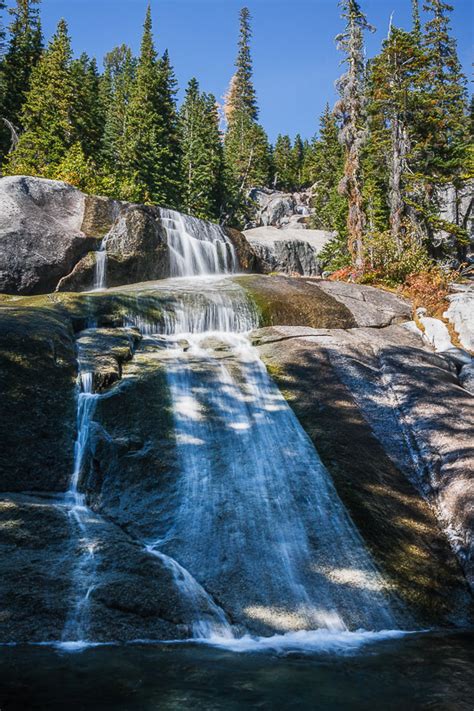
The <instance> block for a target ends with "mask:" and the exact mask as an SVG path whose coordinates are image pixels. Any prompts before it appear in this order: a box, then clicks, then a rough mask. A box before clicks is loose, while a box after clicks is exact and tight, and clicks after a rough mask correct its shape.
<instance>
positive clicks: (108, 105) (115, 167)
mask: <svg viewBox="0 0 474 711" xmlns="http://www.w3.org/2000/svg"><path fill="white" fill-rule="evenodd" d="M136 65H137V62H136V60H135V58H134V57H133V55H132V52H131V50H130V48H129V47H127V45H125V44H123V45H121V46H119V47H115V49H113V50H112V51H111V52H109V53H108V54H106V56H105V58H104V75H103V77H102V82H101V87H100V94H101V101H102V105H103V106H104V111H105V125H104V133H103V136H102V147H101V162H102V163H103V165H104V167H105V169H106V171H107V172H109V173H110V174H113V175H114V176H115V177H116V179H117V180H118V182H120V181H121V177H123V176H124V174H125V172H126V163H125V156H126V143H125V129H126V120H127V112H128V106H129V104H130V100H131V95H132V88H133V83H134V81H135V73H136ZM117 180H116V182H117ZM117 194H118V195H119V194H120V189H119V187H117ZM124 197H125V196H124Z"/></svg>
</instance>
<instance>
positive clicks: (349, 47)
mask: <svg viewBox="0 0 474 711" xmlns="http://www.w3.org/2000/svg"><path fill="white" fill-rule="evenodd" d="M339 4H340V7H341V9H342V17H343V19H344V20H345V22H346V27H345V29H344V32H343V33H342V34H340V35H338V37H337V38H336V41H337V43H338V48H339V49H340V50H341V51H342V52H344V54H345V60H344V61H345V62H346V64H347V71H346V72H345V74H343V75H342V76H341V77H340V78H339V80H338V82H337V87H338V90H339V94H340V97H341V98H340V99H339V101H338V102H337V104H336V112H337V115H338V116H339V118H340V121H341V131H340V140H341V142H342V144H343V146H344V149H345V168H344V179H343V181H342V182H341V190H342V191H343V193H344V194H345V195H346V196H347V200H348V203H349V212H348V223H347V232H348V240H349V251H350V253H351V255H352V259H353V264H354V266H355V267H356V269H358V270H362V269H363V266H364V245H363V237H364V228H365V215H364V209H363V198H362V183H361V174H360V168H361V148H362V145H363V143H364V138H365V107H364V104H365V86H364V76H365V60H364V40H363V33H364V31H365V30H371V29H372V27H371V26H370V25H369V23H368V22H367V19H366V17H365V15H364V13H363V12H362V10H361V8H360V6H359V3H358V2H357V0H340V3H339Z"/></svg>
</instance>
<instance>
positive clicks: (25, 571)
mask: <svg viewBox="0 0 474 711" xmlns="http://www.w3.org/2000/svg"><path fill="white" fill-rule="evenodd" d="M70 534H71V532H70V526H69V522H68V517H67V514H66V512H65V511H64V510H63V509H61V508H60V507H58V506H55V505H54V503H52V502H50V501H48V500H47V499H44V500H41V499H34V498H33V497H28V496H22V495H16V496H15V495H1V497H0V578H1V580H2V584H1V586H0V600H1V603H0V607H1V612H0V641H1V642H17V643H18V642H19V643H21V642H23V643H28V642H33V641H34V642H44V641H52V640H58V639H60V638H61V632H62V628H63V626H64V624H65V621H66V614H67V609H68V600H69V594H70V580H71V576H72V565H73V562H72V556H73V553H74V544H73V541H72V540H71V535H70Z"/></svg>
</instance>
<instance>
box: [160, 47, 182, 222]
mask: <svg viewBox="0 0 474 711" xmlns="http://www.w3.org/2000/svg"><path fill="white" fill-rule="evenodd" d="M158 68H159V74H158V77H159V89H160V99H161V101H160V105H159V113H160V115H161V120H162V123H163V133H162V135H161V140H160V148H161V159H160V168H161V181H160V184H159V185H158V186H157V189H158V192H159V193H160V192H161V195H162V198H161V199H162V201H163V202H164V203H165V204H166V205H169V206H170V207H176V208H178V207H179V206H180V204H181V185H182V175H181V152H180V151H181V148H180V138H179V122H178V113H177V110H176V93H177V88H176V87H177V81H176V77H175V74H174V70H173V67H172V66H171V63H170V59H169V55H168V50H166V51H165V52H164V54H163V56H162V58H161V60H160V62H159V65H158Z"/></svg>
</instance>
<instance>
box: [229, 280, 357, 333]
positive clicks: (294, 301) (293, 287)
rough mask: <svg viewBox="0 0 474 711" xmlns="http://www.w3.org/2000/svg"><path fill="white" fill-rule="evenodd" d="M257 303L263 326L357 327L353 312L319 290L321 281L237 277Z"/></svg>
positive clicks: (238, 282)
mask: <svg viewBox="0 0 474 711" xmlns="http://www.w3.org/2000/svg"><path fill="white" fill-rule="evenodd" d="M233 281H235V282H236V283H237V284H239V285H240V286H242V287H243V288H244V289H245V291H246V292H247V294H248V295H249V296H250V297H251V298H252V300H253V301H254V302H255V304H256V306H257V309H258V310H259V312H260V314H261V324H262V326H277V325H278V326H310V327H312V328H353V327H354V326H356V322H355V319H354V317H353V316H352V314H351V312H350V310H349V309H348V308H347V307H346V306H344V304H341V303H340V302H339V301H337V300H336V299H334V298H333V297H332V296H330V295H328V294H326V293H325V292H324V291H322V290H321V289H319V288H318V285H317V282H316V281H315V280H314V281H311V280H309V279H298V278H291V277H284V276H261V275H253V274H252V275H248V276H247V275H245V276H238V277H234V278H233Z"/></svg>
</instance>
